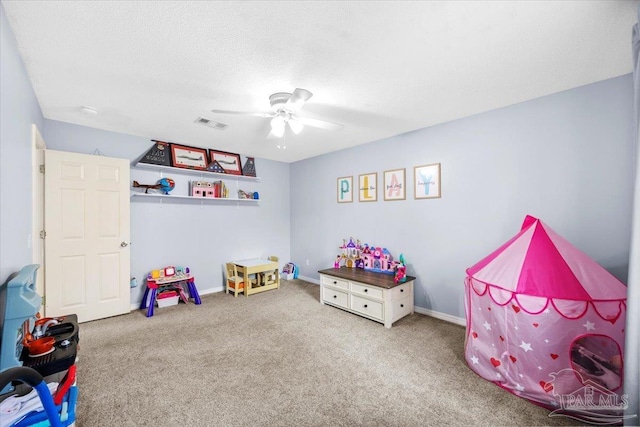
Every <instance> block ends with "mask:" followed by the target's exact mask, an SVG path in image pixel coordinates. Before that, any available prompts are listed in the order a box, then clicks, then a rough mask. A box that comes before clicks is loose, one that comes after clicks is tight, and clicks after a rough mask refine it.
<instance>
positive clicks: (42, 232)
mask: <svg viewBox="0 0 640 427" xmlns="http://www.w3.org/2000/svg"><path fill="white" fill-rule="evenodd" d="M45 237H47V232H46V231H44V230H41V231H40V238H41V239H44V238H45Z"/></svg>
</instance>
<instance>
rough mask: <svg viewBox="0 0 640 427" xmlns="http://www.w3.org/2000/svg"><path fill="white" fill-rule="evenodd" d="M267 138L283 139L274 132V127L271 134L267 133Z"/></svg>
mask: <svg viewBox="0 0 640 427" xmlns="http://www.w3.org/2000/svg"><path fill="white" fill-rule="evenodd" d="M267 139H281V138H280V137H277V136H276V134H275V133H273V129H272V130H271V132H269V135H267Z"/></svg>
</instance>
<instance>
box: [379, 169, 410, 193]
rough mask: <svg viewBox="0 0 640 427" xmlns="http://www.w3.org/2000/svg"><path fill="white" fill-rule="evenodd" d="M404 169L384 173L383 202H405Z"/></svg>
mask: <svg viewBox="0 0 640 427" xmlns="http://www.w3.org/2000/svg"><path fill="white" fill-rule="evenodd" d="M405 178H406V172H405V169H404V168H403V169H393V170H389V171H385V172H384V188H383V189H382V191H383V192H384V200H385V201H389V200H405V199H406V198H407V193H406V191H407V186H406V183H405Z"/></svg>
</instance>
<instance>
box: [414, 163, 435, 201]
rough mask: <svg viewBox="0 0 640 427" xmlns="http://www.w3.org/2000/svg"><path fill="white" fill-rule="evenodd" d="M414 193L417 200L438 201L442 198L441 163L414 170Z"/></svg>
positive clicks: (417, 167)
mask: <svg viewBox="0 0 640 427" xmlns="http://www.w3.org/2000/svg"><path fill="white" fill-rule="evenodd" d="M413 181H414V182H413V189H414V190H413V191H414V198H415V199H437V198H439V197H440V163H433V164H430V165H424V166H415V167H414V168H413Z"/></svg>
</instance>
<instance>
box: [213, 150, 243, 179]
mask: <svg viewBox="0 0 640 427" xmlns="http://www.w3.org/2000/svg"><path fill="white" fill-rule="evenodd" d="M209 156H210V157H211V161H212V162H213V161H214V160H215V161H216V162H218V163H219V164H220V166H222V168H223V169H224V171H225V173H229V174H232V175H242V164H241V162H240V155H239V154H235V153H227V152H226V151H217V150H209Z"/></svg>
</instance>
